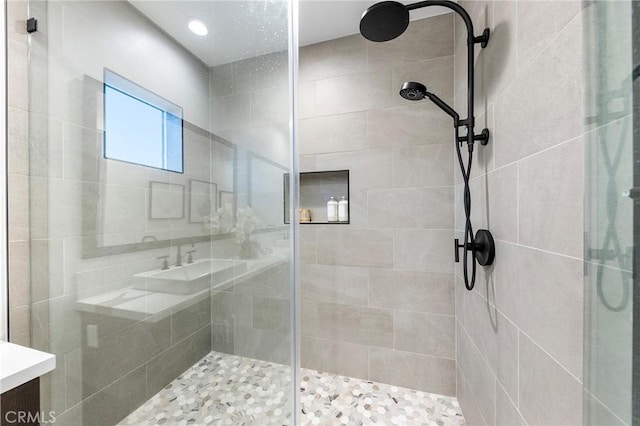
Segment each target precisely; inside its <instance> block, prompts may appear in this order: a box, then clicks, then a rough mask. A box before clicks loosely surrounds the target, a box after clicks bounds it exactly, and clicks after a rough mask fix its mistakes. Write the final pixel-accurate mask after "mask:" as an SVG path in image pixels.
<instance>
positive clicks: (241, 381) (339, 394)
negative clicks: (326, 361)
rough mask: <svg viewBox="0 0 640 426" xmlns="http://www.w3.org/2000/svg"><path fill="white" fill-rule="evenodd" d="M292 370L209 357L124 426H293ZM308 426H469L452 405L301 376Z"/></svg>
mask: <svg viewBox="0 0 640 426" xmlns="http://www.w3.org/2000/svg"><path fill="white" fill-rule="evenodd" d="M290 372H291V371H290V368H289V367H287V366H284V365H280V364H273V363H269V362H265V361H259V360H255V359H250V358H242V357H239V356H235V355H228V354H223V353H218V352H212V353H210V354H209V355H207V356H206V357H204V358H203V359H201V360H200V361H198V362H197V363H196V364H195V365H194V366H193V367H191V368H190V369H189V370H187V371H186V372H185V373H184V374H182V375H181V376H180V377H178V378H177V379H175V380H174V381H173V382H171V383H170V384H169V385H167V386H166V387H165V388H164V389H163V390H161V391H160V392H158V393H157V394H156V395H155V396H153V397H152V398H151V399H150V400H149V401H147V402H146V403H145V404H144V405H142V406H141V407H140V408H138V409H137V410H136V411H134V412H133V413H131V414H130V415H129V416H128V417H127V418H126V419H124V420H123V421H122V422H121V423H120V424H121V425H136V426H143V425H166V426H174V425H175V426H183V425H184V426H187V425H256V426H263V425H288V424H290V423H291V413H290V412H289V410H288V409H287V408H286V407H289V406H290V405H289V403H290V401H289V393H290V384H291V377H290ZM301 377H302V383H301V386H300V389H301V392H302V393H301V396H300V402H301V406H302V415H301V416H300V418H301V422H302V424H303V425H322V426H328V425H411V426H414V425H441V426H450V425H464V424H465V421H464V418H463V417H462V412H461V411H460V407H459V406H458V402H457V400H456V399H455V398H451V397H447V396H442V395H436V394H430V393H425V392H418V391H415V390H411V389H405V388H399V387H395V386H391V385H385V384H381V383H376V382H370V381H366V380H360V379H354V378H350V377H344V376H338V375H335V374H328V373H322V372H318V371H312V370H306V369H303V370H302V371H301Z"/></svg>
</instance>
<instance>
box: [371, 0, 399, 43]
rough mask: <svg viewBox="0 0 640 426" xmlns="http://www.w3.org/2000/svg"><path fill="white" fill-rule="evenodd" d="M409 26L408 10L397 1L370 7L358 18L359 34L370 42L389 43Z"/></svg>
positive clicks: (384, 2)
mask: <svg viewBox="0 0 640 426" xmlns="http://www.w3.org/2000/svg"><path fill="white" fill-rule="evenodd" d="M408 26H409V9H407V7H406V6H405V5H403V4H402V3H398V2H397V1H382V2H380V3H376V4H374V5H373V6H370V7H369V8H368V9H367V10H365V11H364V13H363V14H362V18H360V33H361V34H362V35H363V36H364V37H365V38H366V39H368V40H371V41H378V42H382V41H389V40H393V39H394V38H396V37H398V36H399V35H401V34H402V33H403V32H404V31H405V30H406V29H407V27H408Z"/></svg>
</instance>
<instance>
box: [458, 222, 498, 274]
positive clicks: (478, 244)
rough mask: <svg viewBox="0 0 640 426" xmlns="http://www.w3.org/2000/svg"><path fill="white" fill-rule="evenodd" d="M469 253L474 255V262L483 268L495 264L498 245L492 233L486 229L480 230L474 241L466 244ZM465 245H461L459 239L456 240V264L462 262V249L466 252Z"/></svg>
mask: <svg viewBox="0 0 640 426" xmlns="http://www.w3.org/2000/svg"><path fill="white" fill-rule="evenodd" d="M466 246H467V251H471V252H472V253H473V258H474V261H477V262H478V264H479V265H481V266H488V265H491V264H492V263H493V260H494V259H495V256H496V245H495V242H494V241H493V236H492V235H491V232H489V231H488V230H486V229H479V230H478V231H477V232H476V235H475V237H474V238H473V241H471V242H468V243H467V244H466ZM464 247H465V244H464V243H463V244H460V240H458V239H457V238H456V239H455V240H454V256H455V260H456V263H458V262H460V253H459V252H460V249H461V248H462V249H463V250H464Z"/></svg>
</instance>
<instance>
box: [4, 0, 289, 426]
mask: <svg viewBox="0 0 640 426" xmlns="http://www.w3.org/2000/svg"><path fill="white" fill-rule="evenodd" d="M25 5H26V7H27V9H28V15H27V16H28V17H33V18H35V19H37V21H38V30H37V31H36V32H33V33H31V34H29V35H26V34H25V35H24V41H25V45H26V51H25V55H26V57H27V59H28V62H27V64H28V66H27V68H26V69H25V73H26V75H25V80H28V93H29V99H28V103H27V104H26V105H25V109H26V111H25V112H26V114H25V115H24V117H23V119H24V120H23V121H24V122H23V123H22V125H24V126H26V127H27V129H28V171H27V172H26V179H25V190H26V191H27V192H28V210H27V213H28V215H29V217H28V221H27V223H28V229H27V231H28V232H26V237H25V238H26V240H27V241H28V245H27V246H28V250H27V252H26V253H19V252H17V251H14V252H13V253H11V256H13V257H14V259H22V258H21V257H20V256H23V258H24V259H25V261H26V262H28V263H27V264H28V265H29V269H30V283H31V300H30V309H31V330H30V341H31V345H32V346H33V347H35V348H38V349H41V350H45V351H49V352H51V353H54V354H55V355H56V356H57V365H58V367H57V369H56V370H55V372H53V373H52V374H50V375H49V376H47V377H46V378H45V379H44V380H43V381H42V410H43V411H44V412H47V413H48V412H53V413H54V416H55V417H56V419H57V423H58V424H63V425H92V426H94V425H101V424H104V425H113V424H119V423H121V424H135V425H141V424H156V423H159V424H186V423H187V422H189V423H193V422H195V423H197V424H209V423H219V424H237V423H240V422H249V423H255V424H272V423H277V424H293V422H294V420H293V417H294V415H293V400H294V397H293V389H294V386H293V372H294V369H293V368H292V367H293V365H294V357H293V355H292V354H294V350H293V349H294V343H295V339H293V337H292V336H293V330H294V327H293V325H292V320H291V318H292V310H293V309H294V306H293V305H294V304H293V300H292V294H293V280H292V277H293V273H292V268H293V262H292V259H293V256H292V252H291V247H292V244H291V236H292V235H294V232H293V228H292V226H293V225H287V224H285V221H284V211H283V189H284V185H283V179H284V177H285V176H291V175H294V174H293V173H292V170H291V169H290V158H291V146H292V140H291V133H290V126H289V123H290V122H291V120H292V102H291V93H292V90H291V87H292V82H291V78H290V75H291V74H292V70H291V66H290V63H293V61H290V53H291V52H290V50H289V46H290V30H289V21H290V13H291V12H290V5H289V2H288V1H286V0H282V1H275V0H274V1H247V2H244V1H241V2H239V1H157V2H155V1H142V0H131V1H121V0H115V1H79V0H71V1H39V0H32V1H29V2H28V3H25ZM17 9H18V6H15V7H13V8H12V10H11V11H10V13H15V14H16V17H15V19H17V18H18V17H20V13H25V12H27V11H22V12H18V11H17ZM12 19H13V18H12V17H11V16H10V17H9V21H10V22H12ZM190 28H193V29H190ZM205 33H206V34H205ZM12 59H13V60H18V58H17V55H16V57H14V58H11V57H10V61H11V60H12ZM10 84H11V83H10ZM291 185H294V186H295V182H292V183H291ZM25 197H26V195H25ZM289 205H295V203H290V204H289Z"/></svg>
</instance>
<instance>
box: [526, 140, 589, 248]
mask: <svg viewBox="0 0 640 426" xmlns="http://www.w3.org/2000/svg"><path fill="white" fill-rule="evenodd" d="M582 165H583V144H582V139H581V138H580V139H576V140H574V141H571V142H568V143H566V144H562V145H560V146H558V147H556V148H553V149H551V150H549V151H545V152H542V153H540V154H537V155H534V156H533V157H530V158H528V159H526V160H524V161H522V162H520V164H519V165H518V174H519V175H518V200H519V206H518V210H519V214H518V221H519V224H520V243H521V244H525V245H527V246H531V247H537V248H540V249H543V250H549V251H552V252H557V253H562V254H566V255H570V256H573V257H577V258H580V257H582V250H583V241H582V228H583V212H582V209H581V208H580V206H582V200H583V194H584V189H583V187H584V182H583V177H582V170H583V167H582Z"/></svg>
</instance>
